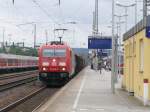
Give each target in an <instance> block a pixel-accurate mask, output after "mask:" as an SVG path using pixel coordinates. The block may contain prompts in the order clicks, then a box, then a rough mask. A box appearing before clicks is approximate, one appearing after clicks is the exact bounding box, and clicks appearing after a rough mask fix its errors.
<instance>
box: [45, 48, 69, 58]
mask: <svg viewBox="0 0 150 112" xmlns="http://www.w3.org/2000/svg"><path fill="white" fill-rule="evenodd" d="M42 54H43V57H65V56H66V49H44V50H43V53H42Z"/></svg>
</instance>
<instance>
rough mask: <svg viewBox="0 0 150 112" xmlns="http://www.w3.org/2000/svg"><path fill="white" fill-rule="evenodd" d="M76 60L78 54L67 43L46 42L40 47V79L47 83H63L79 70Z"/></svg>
mask: <svg viewBox="0 0 150 112" xmlns="http://www.w3.org/2000/svg"><path fill="white" fill-rule="evenodd" d="M80 59H81V58H80ZM76 62H77V56H75V55H74V53H73V51H72V49H71V48H70V47H69V46H68V45H67V44H65V43H63V42H56V41H55V42H51V43H49V44H45V45H43V46H41V47H40V48H39V79H40V80H41V81H42V82H44V83H46V84H47V85H51V84H52V85H53V84H57V83H58V84H62V83H64V82H66V81H68V79H70V78H71V77H72V76H73V75H74V74H75V72H76V71H77V66H76V65H77V64H76ZM81 65H83V64H81Z"/></svg>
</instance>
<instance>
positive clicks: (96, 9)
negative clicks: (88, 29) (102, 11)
mask: <svg viewBox="0 0 150 112" xmlns="http://www.w3.org/2000/svg"><path fill="white" fill-rule="evenodd" d="M95 23H96V25H95V27H96V28H95V32H96V34H98V0H95Z"/></svg>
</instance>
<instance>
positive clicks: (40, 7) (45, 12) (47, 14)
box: [31, 0, 59, 24]
mask: <svg viewBox="0 0 150 112" xmlns="http://www.w3.org/2000/svg"><path fill="white" fill-rule="evenodd" d="M31 1H32V2H33V3H34V4H35V5H36V6H38V7H39V9H40V10H41V11H42V12H43V13H44V14H45V15H46V16H47V17H49V18H50V19H51V20H52V21H53V22H54V23H55V24H59V23H58V22H57V21H55V20H54V19H52V16H51V15H50V14H49V13H48V12H47V11H46V10H45V9H44V8H43V7H42V6H41V5H40V4H39V3H38V2H37V1H36V0H31Z"/></svg>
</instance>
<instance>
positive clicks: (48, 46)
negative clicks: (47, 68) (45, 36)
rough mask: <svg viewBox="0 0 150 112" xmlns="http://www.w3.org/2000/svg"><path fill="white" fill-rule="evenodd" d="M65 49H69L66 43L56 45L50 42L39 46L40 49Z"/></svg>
mask: <svg viewBox="0 0 150 112" xmlns="http://www.w3.org/2000/svg"><path fill="white" fill-rule="evenodd" d="M66 47H67V48H70V47H69V46H68V45H67V44H66V43H56V42H51V43H48V44H44V45H42V46H41V48H66Z"/></svg>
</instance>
